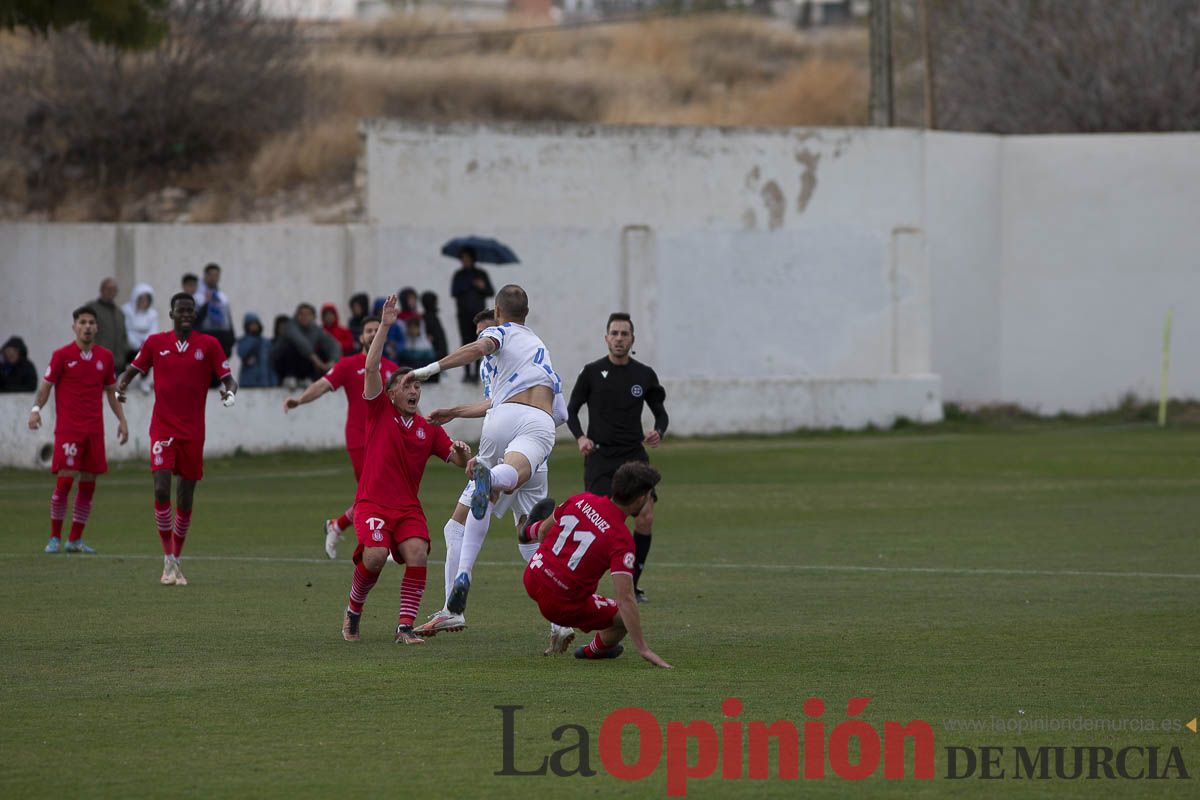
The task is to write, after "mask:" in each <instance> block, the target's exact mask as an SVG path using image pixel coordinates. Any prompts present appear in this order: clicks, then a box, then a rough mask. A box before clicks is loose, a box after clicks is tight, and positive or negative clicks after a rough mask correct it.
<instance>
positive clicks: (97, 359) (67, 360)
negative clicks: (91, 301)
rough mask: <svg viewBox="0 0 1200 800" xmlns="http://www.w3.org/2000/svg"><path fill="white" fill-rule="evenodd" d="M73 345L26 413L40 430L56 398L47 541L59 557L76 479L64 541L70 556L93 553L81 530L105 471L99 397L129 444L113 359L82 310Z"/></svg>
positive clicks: (60, 354) (76, 315) (92, 315)
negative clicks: (49, 403)
mask: <svg viewBox="0 0 1200 800" xmlns="http://www.w3.org/2000/svg"><path fill="white" fill-rule="evenodd" d="M71 317H72V318H73V319H74V322H73V324H72V328H73V329H74V331H75V341H74V342H72V343H71V344H69V345H67V346H66V347H60V348H59V349H57V350H55V351H54V354H53V355H51V356H50V366H48V367H46V374H45V375H44V376H42V377H43V380H42V385H41V386H39V387H38V393H37V398H36V399H35V400H34V404H33V409H32V410H31V411H30V412H29V429H30V430H37V429H38V428H40V427H41V426H42V406H44V405H46V401H47V400H49V399H50V389H51V388H53V389H55V390H56V391H55V393H54V406H55V418H54V459H53V461H52V462H51V464H50V471H51V472H52V473H54V474H55V475H57V476H58V480H57V481H56V483H55V485H54V493H53V494H51V495H50V541H49V542H47V543H46V552H47V553H57V552H58V550H59V546H60V544H61V543H62V527H63V520H64V519H66V516H67V495H68V494H70V492H71V484H72V483H74V481H75V476H76V475H78V476H79V488H78V489H77V490H76V491H75V509H74V512H73V513H72V515H71V534H70V539H68V540H67V546H66V552H68V553H95V552H96V551H95V550H93V549H92V548H90V547H88V546H87V544H85V543H84V541H83V528H84V526H85V525H86V524H87V521H88V515H89V514H91V512H92V496H93V495H94V494H95V491H96V476H97V475H103V474H104V473H105V472H108V460H107V459H106V458H105V455H104V408H103V406H102V405H101V403H100V397H101V395H105V394H106V395H108V405H109V407H110V408H112V410H113V413H114V414H116V416H117V438H118V440H119V441H120V442H121V444H125V442H126V441H128V439H129V426H128V425H127V424H126V422H125V410H124V409H123V408H121V404H120V403H118V402H117V392H116V389H115V388H114V386H115V384H116V382H117V377H116V372H115V369H116V366H115V364H114V363H113V354H112V353H110V352H109V351H108V350H106V349H104V348H103V347H101V346H100V345H98V344H94V342H95V341H96V330H97V324H96V312H95V311H93V310H92V309H91V308H90V307H89V306H81V307H79V308H77V309H75V310H74V311H73V312H71Z"/></svg>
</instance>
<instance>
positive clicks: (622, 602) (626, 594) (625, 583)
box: [612, 574, 671, 669]
mask: <svg viewBox="0 0 1200 800" xmlns="http://www.w3.org/2000/svg"><path fill="white" fill-rule="evenodd" d="M612 581H613V588H614V589H616V591H617V608H618V609H620V611H621V621H622V622H623V623H625V630H627V631H628V632H629V639H630V640H631V641H632V642H633V646H634V647H636V648H637V651H638V655H640V656H641V657H642V658H644V659H646V660H647V661H649V662H650V663H651V664H653V665H654V666H656V667H662V668H663V669H671V665H670V664H668V663H667V662H665V661H663V660H662V659H661V658H660V657H659V655H658V653H655V652H654V651H653V650H651V649H650V646H649V645H647V644H646V639H645V637H644V636H642V617H641V614H640V613H639V612H638V604H637V598H636V597H634V595H633V577H632V576H630V575H625V574H618V575H613V576H612Z"/></svg>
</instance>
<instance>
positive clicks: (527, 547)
mask: <svg viewBox="0 0 1200 800" xmlns="http://www.w3.org/2000/svg"><path fill="white" fill-rule="evenodd" d="M538 546H539V545H538V543H537V542H517V549H518V550H520V551H521V558H523V559H525V563H526V564H528V563H529V559H531V558H533V554H534V553H536V552H537V551H538Z"/></svg>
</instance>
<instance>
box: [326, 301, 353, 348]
mask: <svg viewBox="0 0 1200 800" xmlns="http://www.w3.org/2000/svg"><path fill="white" fill-rule="evenodd" d="M321 326H322V327H323V328H325V332H326V333H328V334H329V335H330V336H332V337H333V338H334V339H335V340H336V341H337V343H338V344H340V345H341V346H342V352H343V353H353V352H354V337H353V336H351V335H350V329H349V328H347V327H346V326H345V325H342V324H341V322H340V320H339V319H338V311H337V306H336V305H334V304H333V303H326V304H325V305H323V306H321Z"/></svg>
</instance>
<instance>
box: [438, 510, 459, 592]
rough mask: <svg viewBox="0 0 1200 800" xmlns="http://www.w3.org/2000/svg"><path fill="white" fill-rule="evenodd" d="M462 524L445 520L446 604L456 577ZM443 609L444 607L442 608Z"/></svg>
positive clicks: (443, 529)
mask: <svg viewBox="0 0 1200 800" xmlns="http://www.w3.org/2000/svg"><path fill="white" fill-rule="evenodd" d="M463 530H464V529H463V524H462V523H461V522H455V521H454V520H453V519H448V520H446V527H444V528H442V534H443V535H444V536H445V537H446V602H449V601H450V590H451V589H452V588H454V579H455V578H457V577H458V554H459V553H460V552H461V551H462V543H463ZM443 608H445V606H443Z"/></svg>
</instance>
